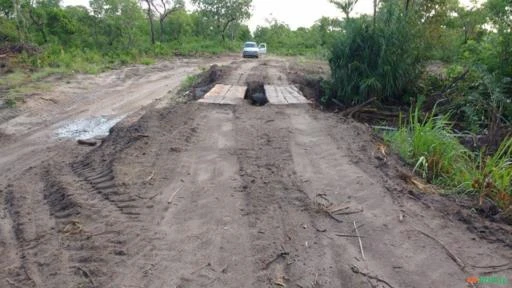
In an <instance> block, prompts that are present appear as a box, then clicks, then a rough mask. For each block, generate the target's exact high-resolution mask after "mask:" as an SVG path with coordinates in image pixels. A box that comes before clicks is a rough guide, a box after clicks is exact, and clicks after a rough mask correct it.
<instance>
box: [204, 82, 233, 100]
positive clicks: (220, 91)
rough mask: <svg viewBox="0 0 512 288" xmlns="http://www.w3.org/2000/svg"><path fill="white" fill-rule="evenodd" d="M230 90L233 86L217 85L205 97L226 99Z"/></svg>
mask: <svg viewBox="0 0 512 288" xmlns="http://www.w3.org/2000/svg"><path fill="white" fill-rule="evenodd" d="M230 89H231V85H224V84H217V85H215V87H213V88H212V89H211V90H210V91H209V92H208V93H206V95H204V98H208V97H217V96H221V97H224V96H225V95H226V93H227V92H228V91H229V90H230Z"/></svg>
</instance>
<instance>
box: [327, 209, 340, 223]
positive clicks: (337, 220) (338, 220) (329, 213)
mask: <svg viewBox="0 0 512 288" xmlns="http://www.w3.org/2000/svg"><path fill="white" fill-rule="evenodd" d="M325 213H327V215H329V216H330V217H331V218H332V219H334V220H336V222H338V223H343V220H340V219H338V218H336V217H335V216H334V215H333V214H332V213H331V212H329V211H325Z"/></svg>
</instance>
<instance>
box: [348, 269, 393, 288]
mask: <svg viewBox="0 0 512 288" xmlns="http://www.w3.org/2000/svg"><path fill="white" fill-rule="evenodd" d="M350 269H351V270H352V272H354V273H356V274H361V275H363V276H365V277H368V278H370V279H373V280H376V281H378V282H381V283H384V284H386V285H387V286H388V287H390V288H394V287H393V285H391V284H389V282H387V281H386V280H384V279H381V278H379V277H377V276H375V275H371V274H369V273H365V272H363V271H361V270H359V268H358V267H357V266H356V265H352V267H350Z"/></svg>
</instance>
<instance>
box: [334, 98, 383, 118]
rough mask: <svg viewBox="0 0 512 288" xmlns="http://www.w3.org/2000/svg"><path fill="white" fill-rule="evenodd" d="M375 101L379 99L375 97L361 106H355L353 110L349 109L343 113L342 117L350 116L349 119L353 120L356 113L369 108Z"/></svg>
mask: <svg viewBox="0 0 512 288" xmlns="http://www.w3.org/2000/svg"><path fill="white" fill-rule="evenodd" d="M375 100H377V98H375V97H373V98H371V99H369V100H367V101H366V102H364V103H361V104H359V105H357V106H354V107H352V108H349V109H347V110H345V111H343V113H342V115H343V116H348V117H349V118H352V115H354V113H355V112H357V111H359V110H361V109H363V108H364V107H366V106H368V105H369V104H371V103H372V102H373V101H375Z"/></svg>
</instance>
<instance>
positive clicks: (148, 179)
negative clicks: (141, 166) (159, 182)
mask: <svg viewBox="0 0 512 288" xmlns="http://www.w3.org/2000/svg"><path fill="white" fill-rule="evenodd" d="M154 176H155V170H153V172H151V175H149V177H148V178H146V182H149V181H151V179H153V177H154Z"/></svg>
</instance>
